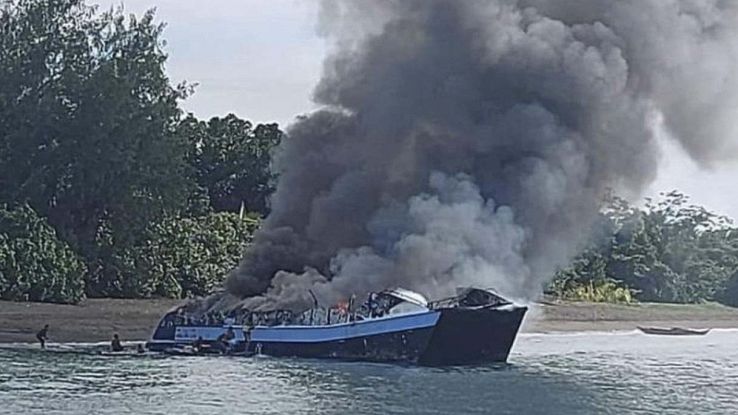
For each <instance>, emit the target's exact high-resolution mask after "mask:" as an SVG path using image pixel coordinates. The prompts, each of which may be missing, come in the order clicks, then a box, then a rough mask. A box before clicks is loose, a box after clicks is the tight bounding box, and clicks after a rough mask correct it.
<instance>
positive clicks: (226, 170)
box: [0, 0, 282, 298]
mask: <svg viewBox="0 0 738 415" xmlns="http://www.w3.org/2000/svg"><path fill="white" fill-rule="evenodd" d="M163 29H164V25H163V24H161V23H158V22H157V21H156V19H155V16H154V12H153V11H149V12H146V13H144V14H143V15H142V16H140V17H136V16H133V15H125V14H124V13H123V11H122V9H111V10H108V11H103V12H100V11H98V10H97V8H96V7H93V6H89V5H87V4H86V3H85V2H84V1H83V0H6V1H2V2H0V203H4V204H6V205H8V206H19V205H24V206H25V205H27V209H31V210H32V211H33V212H34V213H35V214H36V215H38V216H39V217H41V218H43V220H44V221H45V222H46V223H48V225H49V226H51V228H53V230H54V232H55V234H56V236H57V237H58V238H59V239H60V241H61V242H62V243H64V244H66V245H68V247H69V249H71V250H73V251H74V253H75V254H76V255H77V256H78V257H79V258H81V259H82V261H83V262H84V263H85V264H86V266H85V270H84V271H80V272H81V274H83V275H84V281H85V283H84V288H85V291H86V293H87V295H91V296H140V295H150V294H151V292H150V291H149V290H150V288H149V287H143V286H142V287H135V286H132V285H131V284H132V283H131V281H139V280H141V279H140V278H138V276H139V271H140V267H138V265H137V262H139V260H138V258H137V255H138V254H140V253H141V252H142V250H145V249H146V247H149V246H150V245H151V243H152V241H151V238H156V236H155V233H152V231H151V229H153V228H155V227H156V226H159V225H161V224H162V223H171V222H172V221H175V222H177V221H179V223H187V222H186V221H187V220H191V221H193V223H209V224H213V223H220V222H218V220H219V219H218V218H220V220H221V221H222V220H224V219H223V216H222V215H219V212H226V211H227V212H240V207H241V205H242V204H243V205H244V207H245V208H246V209H248V210H250V211H253V212H257V213H259V214H265V213H266V212H267V209H268V208H267V206H268V203H267V199H268V196H269V194H270V192H271V191H272V181H273V177H272V174H271V172H270V170H269V168H270V160H271V157H270V154H271V150H272V148H273V147H274V146H276V145H277V144H279V142H280V140H281V139H282V132H281V131H280V130H279V128H278V126H277V125H276V124H265V125H261V124H260V125H256V126H254V125H253V124H252V123H251V122H249V121H246V120H242V119H240V118H238V117H237V116H235V115H232V114H231V115H228V116H226V117H224V118H213V119H212V120H210V121H208V122H206V121H200V120H198V119H196V118H195V117H194V116H193V115H187V116H185V115H184V112H183V111H182V109H181V108H180V104H181V102H182V100H184V99H186V98H187V96H188V95H189V94H190V93H192V92H193V88H191V87H190V86H188V85H187V84H178V85H174V84H172V82H171V80H170V79H169V77H168V76H167V73H166V68H165V64H166V61H167V54H166V53H165V51H164V46H165V42H164V40H163V38H162V33H163ZM237 216H238V215H237ZM226 222H227V221H226ZM228 223H229V224H231V225H233V226H236V225H235V224H233V223H231V222H228ZM248 223H251V222H248ZM223 226H225V225H223ZM244 226H245V225H244ZM236 228H237V229H248V230H252V227H250V226H246V227H245V228H244V227H243V226H241V225H238V226H236ZM207 231H208V230H206V229H204V228H202V227H201V228H200V229H199V230H198V232H207ZM212 232H213V233H214V234H222V233H223V232H225V231H224V230H223V227H222V226H221V227H220V228H218V226H214V228H213V230H212ZM232 236H234V237H238V238H242V239H239V240H238V241H223V240H221V239H217V238H215V239H213V238H211V242H212V243H214V244H217V243H225V244H227V246H231V244H233V243H236V244H237V245H238V246H241V245H242V244H243V243H244V242H247V241H248V240H249V239H250V235H245V234H244V233H243V232H241V233H232ZM180 240H182V241H183V243H184V245H183V246H182V249H184V250H187V249H190V248H189V247H188V245H187V243H185V242H184V240H183V239H180ZM172 249H173V248H172ZM217 249H220V248H216V250H217ZM224 249H225V248H224ZM229 252H231V251H229ZM231 253H232V252H231ZM234 255H237V254H235V253H234ZM239 256H240V255H239ZM199 260H200V259H195V258H193V259H191V260H190V261H191V262H192V264H191V265H192V267H193V268H198V267H199V266H200V265H201V264H199V263H196V262H197V261H199ZM185 265H186V264H185ZM185 265H183V266H185ZM218 272H222V270H219V271H218ZM185 285H186V284H185ZM2 288H5V287H2ZM164 291H166V290H164ZM155 292H159V293H161V292H162V291H161V290H159V291H155ZM166 292H167V293H168V294H167V295H174V294H173V293H174V291H166ZM195 292H198V289H195V288H194V287H189V288H188V287H184V288H183V289H182V290H181V293H182V295H190V294H192V295H194V293H195ZM70 298H72V297H70ZM75 298H78V297H75Z"/></svg>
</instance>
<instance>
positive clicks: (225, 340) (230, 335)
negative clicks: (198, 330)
mask: <svg viewBox="0 0 738 415" xmlns="http://www.w3.org/2000/svg"><path fill="white" fill-rule="evenodd" d="M235 337H236V333H234V332H233V327H228V330H226V332H225V333H223V334H221V335H220V336H218V339H217V340H216V344H217V345H218V348H219V349H220V350H221V351H222V352H223V353H227V352H228V350H229V349H230V347H231V340H233V339H234V338H235Z"/></svg>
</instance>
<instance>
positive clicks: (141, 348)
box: [136, 343, 146, 353]
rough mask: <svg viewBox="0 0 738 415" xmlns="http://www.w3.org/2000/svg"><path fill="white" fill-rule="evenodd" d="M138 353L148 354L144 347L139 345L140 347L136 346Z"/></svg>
mask: <svg viewBox="0 0 738 415" xmlns="http://www.w3.org/2000/svg"><path fill="white" fill-rule="evenodd" d="M136 351H137V352H138V353H146V349H144V345H143V344H141V343H139V344H138V346H136Z"/></svg>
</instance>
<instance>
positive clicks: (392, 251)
mask: <svg viewBox="0 0 738 415" xmlns="http://www.w3.org/2000/svg"><path fill="white" fill-rule="evenodd" d="M737 17H738V2H733V1H724V0H699V1H697V0H694V1H692V0H620V1H612V0H586V1H584V0H582V1H577V0H519V1H514V0H485V1H483V0H477V1H475V0H465V1H458V0H397V1H367V2H362V1H355V2H353V1H340V2H338V1H336V2H333V1H330V2H325V3H324V5H323V13H322V19H321V28H320V30H321V33H323V34H324V35H325V36H326V37H327V38H328V39H329V41H331V42H332V44H333V45H334V52H333V53H332V55H331V56H330V57H329V58H328V59H327V60H326V62H325V70H324V76H323V78H322V80H321V81H320V84H319V85H318V86H317V88H316V92H315V99H316V101H317V102H319V103H320V104H322V105H323V106H324V109H323V110H320V111H317V112H315V113H313V114H310V115H308V116H306V117H303V118H302V119H300V120H299V121H298V122H296V123H295V124H294V125H293V126H291V128H290V130H289V139H287V140H285V142H284V143H283V147H282V148H281V152H280V154H279V157H278V160H277V166H278V170H279V172H280V179H279V183H278V187H277V191H276V193H275V194H274V196H273V198H272V213H271V214H270V216H269V217H268V218H267V219H266V221H265V223H264V226H263V228H262V229H261V230H260V231H259V233H258V234H257V235H256V238H255V243H254V246H253V248H252V249H251V250H250V251H249V252H247V254H246V256H245V258H244V259H243V261H242V263H241V264H240V266H239V267H238V268H237V269H236V270H234V272H233V273H232V275H230V276H229V279H228V281H227V284H226V287H227V289H228V291H229V293H231V294H232V295H233V296H237V297H240V298H246V300H245V305H246V306H247V307H249V308H251V309H258V308H275V307H301V306H304V305H306V304H308V305H309V304H310V303H311V299H310V296H309V293H308V289H311V290H313V291H314V292H315V293H316V294H317V295H318V296H319V297H320V298H321V300H322V301H326V302H328V303H330V302H333V301H335V300H337V299H339V298H346V297H348V296H349V295H351V294H352V293H357V294H362V293H364V292H366V291H369V290H378V289H383V288H386V287H388V286H403V287H407V288H410V289H414V290H418V291H420V292H423V293H425V294H429V295H432V296H437V295H442V294H448V293H450V292H452V290H453V288H454V287H456V286H465V285H475V286H481V287H493V288H496V289H498V290H499V291H501V292H502V293H503V294H506V295H509V296H513V297H517V298H528V299H530V298H534V297H535V296H536V295H538V294H539V293H540V292H541V288H542V285H543V283H544V282H545V281H546V280H547V279H548V278H550V277H551V276H552V275H553V273H554V271H555V269H556V267H558V266H561V265H563V264H565V263H566V262H567V261H568V260H569V259H570V258H571V256H572V255H574V254H575V253H576V251H577V249H578V248H580V244H581V243H582V242H583V240H584V238H586V236H587V231H588V230H589V225H590V223H591V220H592V219H593V217H594V215H595V213H596V212H597V209H598V203H599V201H600V200H601V197H602V195H603V193H604V192H605V191H606V190H607V189H609V188H614V189H616V190H621V191H625V192H628V193H630V194H638V193H639V192H640V191H641V190H642V189H643V188H644V187H645V186H646V185H647V184H648V183H649V182H650V181H651V180H652V179H653V178H654V176H655V173H656V170H657V164H658V160H659V152H658V146H657V143H656V139H655V136H654V128H656V127H657V122H656V120H663V126H664V127H665V128H666V129H667V130H668V131H669V132H670V135H671V136H672V137H673V138H674V139H676V140H678V141H679V142H680V143H681V145H682V146H683V147H684V148H685V149H686V150H687V151H688V153H689V154H690V155H691V156H692V157H693V158H694V159H695V160H697V161H698V162H700V163H703V164H710V163H712V162H716V161H720V160H723V159H727V158H732V157H734V156H735V154H736V152H738V140H736V132H737V131H736V125H738V123H736V122H735V121H734V120H736V119H738V118H736V116H737V115H738V18H737Z"/></svg>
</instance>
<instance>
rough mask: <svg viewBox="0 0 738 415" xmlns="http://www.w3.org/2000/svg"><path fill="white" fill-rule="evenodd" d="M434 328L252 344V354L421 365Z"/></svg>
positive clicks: (250, 349)
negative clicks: (345, 337) (321, 340)
mask: <svg viewBox="0 0 738 415" xmlns="http://www.w3.org/2000/svg"><path fill="white" fill-rule="evenodd" d="M433 329H434V328H433V327H426V328H421V329H414V330H405V331H398V332H392V333H382V334H377V335H373V336H366V337H355V338H350V339H343V340H335V341H330V342H310V343H300V342H251V343H249V345H248V351H249V352H253V353H255V354H264V355H268V356H275V357H303V358H312V359H340V360H350V361H366V362H403V363H417V362H418V359H419V358H420V356H421V355H422V353H423V352H424V351H425V350H426V347H427V345H428V341H429V340H430V338H431V336H432V334H433Z"/></svg>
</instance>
